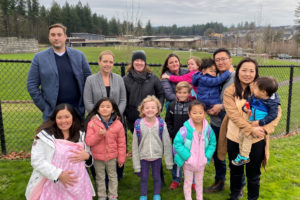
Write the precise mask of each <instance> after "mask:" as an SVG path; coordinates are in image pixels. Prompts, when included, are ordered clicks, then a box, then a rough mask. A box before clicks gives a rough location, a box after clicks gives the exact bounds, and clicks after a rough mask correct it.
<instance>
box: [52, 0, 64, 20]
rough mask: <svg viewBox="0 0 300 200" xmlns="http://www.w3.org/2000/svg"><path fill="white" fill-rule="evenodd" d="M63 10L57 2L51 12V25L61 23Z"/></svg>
mask: <svg viewBox="0 0 300 200" xmlns="http://www.w3.org/2000/svg"><path fill="white" fill-rule="evenodd" d="M61 20H62V19H61V8H60V6H59V5H58V3H56V2H55V1H54V2H53V4H52V6H51V8H50V11H49V24H55V23H61Z"/></svg>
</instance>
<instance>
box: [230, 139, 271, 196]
mask: <svg viewBox="0 0 300 200" xmlns="http://www.w3.org/2000/svg"><path fill="white" fill-rule="evenodd" d="M227 141H228V142H227V149H228V158H229V168H230V191H231V194H230V198H231V199H237V197H238V195H239V193H240V191H241V189H242V184H241V183H242V177H243V175H244V165H242V166H235V165H233V164H232V163H231V161H232V160H234V159H235V158H236V157H237V155H238V154H239V144H238V143H236V142H233V141H231V140H227ZM265 146H266V142H265V140H261V141H259V142H257V143H254V144H252V148H251V152H250V155H249V157H250V162H249V163H248V164H246V176H247V188H248V200H256V199H258V197H259V182H260V174H261V172H260V168H261V164H262V161H263V160H264V156H265Z"/></svg>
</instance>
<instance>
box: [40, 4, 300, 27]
mask: <svg viewBox="0 0 300 200" xmlns="http://www.w3.org/2000/svg"><path fill="white" fill-rule="evenodd" d="M39 2H40V4H41V5H44V6H45V7H46V8H49V7H51V5H52V1H50V0H39ZM56 2H58V3H59V4H60V5H64V4H65V2H66V1H64V0H57V1H56ZM299 2H300V1H299ZM68 3H69V4H70V5H76V4H77V3H78V0H68ZM81 3H82V4H83V5H86V3H88V4H89V6H90V8H91V9H92V12H93V13H97V14H98V15H103V16H105V17H106V18H108V19H111V18H112V17H115V18H118V19H120V20H121V21H123V20H128V21H131V22H134V23H136V21H137V20H136V19H140V20H141V21H142V24H143V26H145V25H146V23H147V21H148V20H150V21H151V24H152V26H159V25H164V26H169V25H173V24H177V26H190V25H193V24H205V23H207V22H220V23H223V25H225V26H228V27H229V26H230V25H232V24H234V25H237V24H238V23H240V22H245V21H248V22H255V23H256V25H262V26H266V25H269V24H270V25H271V26H282V25H294V24H295V21H294V20H295V14H294V13H295V9H296V7H297V6H298V5H299V4H298V0H81Z"/></svg>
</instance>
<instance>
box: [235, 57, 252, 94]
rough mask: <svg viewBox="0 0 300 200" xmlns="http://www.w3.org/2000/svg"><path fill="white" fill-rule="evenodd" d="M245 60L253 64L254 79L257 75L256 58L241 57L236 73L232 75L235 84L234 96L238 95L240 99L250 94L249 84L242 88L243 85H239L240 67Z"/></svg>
mask: <svg viewBox="0 0 300 200" xmlns="http://www.w3.org/2000/svg"><path fill="white" fill-rule="evenodd" d="M246 62H251V63H253V64H254V65H255V77H254V80H255V79H257V77H258V64H257V62H256V60H254V59H252V58H248V57H247V58H244V59H242V60H241V61H240V62H239V64H238V65H237V67H236V73H235V77H234V86H235V96H236V97H239V98H240V99H248V97H249V96H250V95H251V90H250V86H249V85H247V87H246V88H245V89H243V87H242V85H241V81H240V79H239V72H240V69H241V67H242V65H243V64H244V63H246Z"/></svg>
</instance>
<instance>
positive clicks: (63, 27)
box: [48, 23, 67, 34]
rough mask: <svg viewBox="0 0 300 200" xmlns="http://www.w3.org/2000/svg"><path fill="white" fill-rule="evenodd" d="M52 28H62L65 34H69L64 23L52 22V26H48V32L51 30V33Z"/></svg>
mask: <svg viewBox="0 0 300 200" xmlns="http://www.w3.org/2000/svg"><path fill="white" fill-rule="evenodd" d="M52 28H61V29H62V30H63V32H64V33H65V34H67V27H65V26H64V25H62V24H59V23H57V24H52V25H51V26H49V28H48V32H49V33H50V30H51V29H52Z"/></svg>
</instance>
